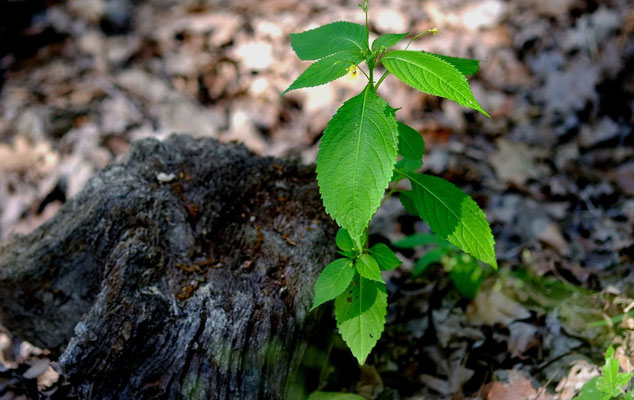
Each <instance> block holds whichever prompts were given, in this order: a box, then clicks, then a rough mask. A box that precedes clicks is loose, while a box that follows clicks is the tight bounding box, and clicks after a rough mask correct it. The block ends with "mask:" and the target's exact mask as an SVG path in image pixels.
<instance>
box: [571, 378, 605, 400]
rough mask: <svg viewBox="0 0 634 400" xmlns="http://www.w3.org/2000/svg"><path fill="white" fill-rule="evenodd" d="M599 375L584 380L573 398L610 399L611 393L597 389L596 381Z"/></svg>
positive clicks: (589, 399) (579, 399) (580, 399)
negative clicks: (579, 390) (579, 391)
mask: <svg viewBox="0 0 634 400" xmlns="http://www.w3.org/2000/svg"><path fill="white" fill-rule="evenodd" d="M599 378H600V377H598V376H595V377H594V378H592V379H590V380H589V381H588V382H586V383H585V384H584V385H583V387H582V388H581V393H579V394H578V395H577V396H576V397H575V398H574V399H573V400H610V399H611V398H612V396H611V395H609V394H606V393H603V392H601V391H599V389H597V381H598V380H599Z"/></svg>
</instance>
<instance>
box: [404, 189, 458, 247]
mask: <svg viewBox="0 0 634 400" xmlns="http://www.w3.org/2000/svg"><path fill="white" fill-rule="evenodd" d="M408 193H409V192H408ZM412 201H413V200H412ZM414 207H415V205H414ZM417 214H418V212H417ZM393 244H394V246H395V247H400V248H402V249H413V248H414V247H418V246H427V245H430V244H435V245H438V246H442V247H453V245H452V244H451V243H449V242H447V241H446V240H444V239H441V238H439V237H438V236H436V235H426V234H424V233H415V234H413V235H410V236H407V237H406V238H404V239H401V240H399V241H397V242H394V243H393Z"/></svg>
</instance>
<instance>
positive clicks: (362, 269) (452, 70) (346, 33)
mask: <svg viewBox="0 0 634 400" xmlns="http://www.w3.org/2000/svg"><path fill="white" fill-rule="evenodd" d="M359 6H360V7H361V8H362V10H363V12H364V13H365V19H366V24H365V26H364V25H360V24H356V23H352V22H334V23H331V24H327V25H324V26H320V27H318V28H316V29H312V30H309V31H305V32H302V33H296V34H291V35H290V39H291V46H292V47H293V50H294V51H295V53H296V54H297V56H298V57H299V58H300V59H302V60H314V61H315V62H314V63H313V64H311V65H310V66H309V67H308V68H307V69H306V70H305V71H304V72H303V73H302V74H301V75H300V76H299V77H298V78H297V79H296V80H295V81H294V82H293V83H292V84H291V85H290V86H289V87H288V89H286V90H285V91H284V93H283V94H285V93H287V92H289V91H291V90H295V89H300V88H306V87H312V86H318V85H323V84H325V83H328V82H330V81H333V80H335V79H338V78H340V77H342V76H344V75H346V73H351V74H356V73H357V72H358V71H361V72H362V73H363V74H364V75H365V76H366V77H367V79H368V84H367V85H366V86H365V88H364V89H363V90H362V91H361V93H360V94H358V95H357V96H354V97H352V98H351V99H349V100H347V101H346V102H345V103H344V104H343V105H342V106H341V108H339V110H338V111H337V112H336V114H335V115H334V116H333V117H332V119H331V120H330V122H328V125H327V127H326V130H325V131H324V135H323V138H322V140H321V144H320V146H319V153H318V156H317V181H318V183H319V191H320V193H321V197H322V199H323V204H324V207H325V209H326V212H327V213H328V214H329V215H330V216H331V217H332V218H333V219H334V220H335V221H336V222H337V224H338V225H339V226H340V227H341V229H340V230H339V233H338V234H337V238H336V241H337V245H338V246H339V249H341V251H340V254H341V255H342V256H343V258H340V259H337V260H335V261H333V262H332V263H330V264H329V265H327V266H326V268H325V269H324V270H323V272H322V273H321V275H320V276H319V278H318V279H317V282H316V283H315V300H314V305H313V309H314V308H316V307H318V306H319V305H321V304H323V303H325V302H327V301H330V300H334V301H335V317H336V319H337V327H338V330H339V332H340V334H341V336H342V337H343V339H344V340H345V342H346V343H347V345H348V346H349V347H350V350H351V351H352V353H353V354H354V356H355V357H356V358H357V360H358V361H359V363H360V364H363V363H364V362H365V360H366V358H367V356H368V355H369V354H370V351H371V350H372V348H373V347H374V346H375V345H376V343H377V341H378V340H379V338H380V336H381V333H382V332H383V329H384V325H385V315H386V310H387V293H386V289H385V282H384V281H383V278H382V277H381V271H387V270H390V269H394V268H397V267H398V266H399V265H400V264H401V261H400V260H399V259H398V258H397V257H396V255H395V254H394V253H393V252H392V250H390V248H389V247H387V246H386V245H383V244H377V245H374V246H372V247H368V225H369V223H370V220H371V219H372V217H373V215H374V214H375V213H376V211H377V209H378V208H379V207H380V205H381V204H382V202H383V201H385V198H386V197H389V196H390V195H392V194H393V193H395V192H398V190H397V189H396V188H397V184H398V183H399V182H400V181H401V180H403V179H407V180H409V182H410V183H411V186H412V190H409V191H400V193H399V198H400V200H401V202H402V204H403V206H404V207H405V208H406V209H407V210H408V211H410V212H412V213H414V214H415V215H418V216H420V218H422V219H423V220H424V221H425V222H426V223H427V224H429V226H430V227H431V228H432V230H433V231H434V232H435V234H436V235H437V236H438V237H440V238H442V239H445V240H447V241H449V242H450V243H452V244H453V245H455V246H456V247H457V248H459V249H461V250H462V251H464V252H466V253H468V254H470V255H471V256H473V257H475V258H476V259H478V260H480V261H482V262H484V263H487V264H489V265H491V266H492V267H494V268H497V263H496V259H495V250H494V240H493V235H492V234H491V228H490V227H489V224H488V222H487V220H486V218H485V215H484V213H483V212H482V210H481V209H480V207H478V205H477V204H476V202H475V201H473V199H471V198H470V197H469V196H468V195H467V194H466V193H464V192H463V191H462V190H460V189H458V188H457V187H456V186H454V185H453V184H451V183H449V182H447V181H445V180H443V179H440V178H437V177H434V176H430V175H425V174H421V173H418V172H416V170H418V169H420V168H421V167H422V156H423V152H424V150H425V143H424V141H423V138H422V137H421V136H420V134H419V133H418V132H417V131H416V130H414V129H413V128H411V127H409V126H407V125H406V124H404V123H403V122H399V121H397V120H396V111H397V109H396V108H393V107H391V106H390V105H389V104H388V103H387V102H386V101H385V100H384V99H382V98H381V97H380V96H379V95H378V94H377V89H378V88H379V86H380V85H381V83H382V82H383V80H384V79H385V78H386V77H387V76H388V75H389V74H392V75H394V76H395V77H396V78H398V79H400V80H401V81H402V82H404V83H406V84H408V85H409V86H411V87H413V88H415V89H418V90H420V91H422V92H425V93H429V94H432V95H436V96H441V97H445V98H447V99H449V100H453V101H455V102H457V103H458V104H461V105H463V106H465V107H468V108H471V109H474V110H477V111H479V112H481V113H483V114H484V115H487V116H488V114H487V113H486V112H485V111H484V110H483V109H482V107H480V105H479V104H478V102H477V100H476V99H475V97H474V95H473V93H472V92H471V89H470V88H469V83H468V82H467V79H466V76H469V75H473V74H474V73H476V71H477V70H478V67H479V63H478V61H477V60H471V59H465V58H455V57H447V56H444V55H439V54H432V53H428V52H424V51H408V50H407V48H408V47H409V44H408V45H407V47H406V48H405V49H404V50H389V49H390V48H391V47H392V46H394V45H396V44H397V43H399V42H400V41H401V40H403V39H404V38H405V37H406V36H407V35H408V34H407V33H392V34H387V35H383V36H380V37H378V38H377V39H376V40H374V41H373V42H372V45H370V41H369V30H368V0H365V1H364V3H363V4H359ZM429 32H430V33H434V34H435V33H436V32H437V30H430V31H429ZM421 35H422V34H419V35H416V36H414V37H413V38H412V40H413V39H415V38H417V37H419V36H421ZM410 43H411V40H410ZM364 61H365V64H366V66H367V72H365V71H364V70H363V69H360V68H359V64H360V63H362V62H364ZM379 66H382V67H384V68H385V70H386V71H385V72H384V73H383V75H382V76H381V77H380V78H379V79H378V81H377V82H376V83H375V80H374V76H375V75H374V73H375V70H376V69H377V68H378V67H379ZM399 155H400V156H401V157H402V158H401V160H398V156H399ZM397 161H398V162H397ZM390 182H392V189H391V190H390V191H389V192H388V193H387V194H386V193H385V192H386V189H387V188H388V186H389V184H390Z"/></svg>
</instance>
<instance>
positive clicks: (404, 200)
mask: <svg viewBox="0 0 634 400" xmlns="http://www.w3.org/2000/svg"><path fill="white" fill-rule="evenodd" d="M403 171H404V170H403ZM399 173H400V172H399ZM398 199H399V200H400V201H401V205H402V206H403V208H404V209H405V211H407V212H408V213H410V214H412V215H418V210H417V209H416V204H415V203H414V192H413V191H411V190H410V191H407V192H400V193H399V194H398Z"/></svg>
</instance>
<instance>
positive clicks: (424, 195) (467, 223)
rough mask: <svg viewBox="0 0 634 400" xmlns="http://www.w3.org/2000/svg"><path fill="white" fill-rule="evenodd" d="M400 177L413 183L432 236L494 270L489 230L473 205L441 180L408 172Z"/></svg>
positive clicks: (491, 238) (464, 196)
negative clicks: (432, 233)
mask: <svg viewBox="0 0 634 400" xmlns="http://www.w3.org/2000/svg"><path fill="white" fill-rule="evenodd" d="M403 174H404V175H405V176H406V177H407V178H409V180H410V182H411V184H412V189H413V190H412V192H413V200H414V205H415V207H416V210H417V211H418V215H419V216H420V217H421V218H422V219H423V220H424V221H425V222H427V224H428V225H429V226H430V227H431V229H432V230H433V231H434V233H435V234H436V235H437V236H438V237H440V238H441V239H447V240H448V241H449V242H451V243H452V244H454V245H455V246H457V247H458V248H459V249H460V250H462V251H464V252H465V253H469V254H471V255H472V256H473V257H475V258H477V259H478V260H480V261H482V262H484V263H486V264H489V265H490V266H492V267H493V268H496V269H497V261H496V260H495V248H494V245H495V240H494V239H493V234H492V233H491V227H489V223H488V222H487V220H486V216H485V215H484V212H483V211H482V210H481V209H480V207H478V205H477V204H476V202H475V201H473V199H472V198H471V197H469V196H468V195H467V194H466V193H465V192H463V191H462V190H460V189H458V188H457V187H456V186H455V185H454V184H452V183H450V182H447V181H445V180H444V179H441V178H437V177H435V176H429V175H423V174H417V173H413V172H407V171H405V172H403Z"/></svg>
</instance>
